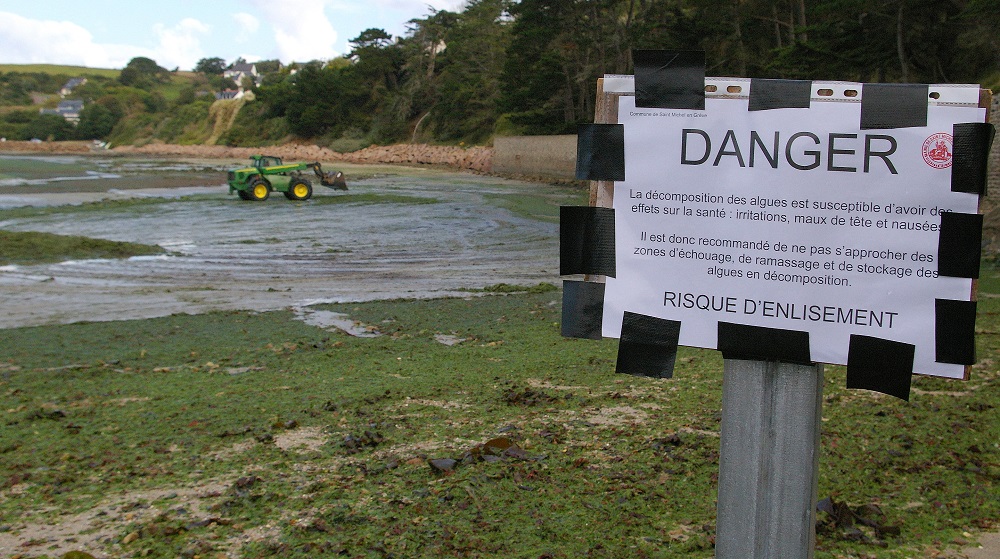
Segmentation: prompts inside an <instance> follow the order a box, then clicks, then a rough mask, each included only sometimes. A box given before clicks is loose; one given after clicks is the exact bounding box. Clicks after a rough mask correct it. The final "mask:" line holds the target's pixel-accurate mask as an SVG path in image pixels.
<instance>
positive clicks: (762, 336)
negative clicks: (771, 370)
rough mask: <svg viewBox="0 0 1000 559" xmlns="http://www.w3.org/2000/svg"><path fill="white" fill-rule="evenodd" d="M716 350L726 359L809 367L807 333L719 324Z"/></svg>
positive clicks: (810, 360) (725, 323)
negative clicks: (774, 362)
mask: <svg viewBox="0 0 1000 559" xmlns="http://www.w3.org/2000/svg"><path fill="white" fill-rule="evenodd" d="M718 349H719V351H721V352H722V356H723V357H724V358H726V359H744V360H752V361H781V362H784V363H798V364H800V365H811V364H812V359H811V358H810V353H809V332H800V331H798V330H782V329H780V328H764V327H763V326H747V325H746V324H733V323H731V322H719V344H718Z"/></svg>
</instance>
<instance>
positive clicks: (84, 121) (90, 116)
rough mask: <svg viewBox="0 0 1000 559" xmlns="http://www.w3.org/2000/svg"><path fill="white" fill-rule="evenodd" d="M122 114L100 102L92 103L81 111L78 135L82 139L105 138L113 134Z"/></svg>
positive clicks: (77, 129) (77, 128)
mask: <svg viewBox="0 0 1000 559" xmlns="http://www.w3.org/2000/svg"><path fill="white" fill-rule="evenodd" d="M119 118H120V115H117V114H115V112H114V111H112V110H111V109H109V108H108V107H106V106H105V105H102V104H100V103H91V104H89V105H87V106H85V107H84V108H83V110H82V111H80V123H79V124H78V125H77V127H76V137H77V138H79V139H81V140H103V139H105V138H107V137H108V135H109V134H111V130H112V129H114V127H115V124H118V120H119Z"/></svg>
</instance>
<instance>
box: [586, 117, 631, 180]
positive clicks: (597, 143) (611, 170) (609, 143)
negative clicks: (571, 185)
mask: <svg viewBox="0 0 1000 559" xmlns="http://www.w3.org/2000/svg"><path fill="white" fill-rule="evenodd" d="M576 178H577V180H588V181H623V180H625V125H623V124H581V125H580V126H579V128H578V129H577V133H576Z"/></svg>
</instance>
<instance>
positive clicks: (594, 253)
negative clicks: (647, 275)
mask: <svg viewBox="0 0 1000 559" xmlns="http://www.w3.org/2000/svg"><path fill="white" fill-rule="evenodd" d="M559 273H560V274H562V275H564V276H565V275H569V274H598V275H603V276H611V277H614V276H615V210H614V209H612V208H596V207H592V206H563V207H561V208H559Z"/></svg>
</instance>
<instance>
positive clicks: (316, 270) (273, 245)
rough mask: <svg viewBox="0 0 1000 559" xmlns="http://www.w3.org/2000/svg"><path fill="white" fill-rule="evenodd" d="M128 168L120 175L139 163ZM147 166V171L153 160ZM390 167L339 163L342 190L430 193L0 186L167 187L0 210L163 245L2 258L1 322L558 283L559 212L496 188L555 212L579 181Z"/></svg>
mask: <svg viewBox="0 0 1000 559" xmlns="http://www.w3.org/2000/svg"><path fill="white" fill-rule="evenodd" d="M138 163H141V162H138ZM138 166H139V165H138V164H137V165H133V166H132V167H131V169H132V171H130V173H140V174H141V173H142V172H143V171H135V169H136V168H137V167H138ZM154 168H155V169H157V170H154V171H148V172H150V173H158V172H161V171H160V170H159V169H161V168H160V167H155V166H154ZM398 172H400V173H402V174H399V175H392V176H383V177H380V178H373V179H367V180H360V181H351V179H350V175H348V181H349V185H350V188H351V191H350V192H349V193H347V194H392V195H405V196H413V197H425V198H433V199H435V200H438V203H433V204H407V203H384V202H383V203H360V202H358V203H323V202H324V199H325V198H327V197H330V196H344V195H345V194H344V193H341V192H336V191H333V190H328V189H325V188H322V187H318V185H317V188H316V194H315V197H314V199H313V200H311V201H307V202H290V201H288V200H286V199H285V198H284V197H283V196H282V195H280V194H276V195H272V196H271V198H270V199H269V200H267V201H264V202H245V201H242V200H239V199H238V198H237V197H235V196H230V195H228V194H227V188H226V187H225V186H213V185H204V186H188V187H186V188H184V189H174V188H147V189H136V188H132V189H126V190H124V191H120V190H117V187H115V182H116V181H114V180H107V181H105V182H104V184H105V186H106V189H105V190H104V191H103V193H102V192H100V191H92V192H85V193H79V192H64V193H32V192H25V193H24V194H18V195H9V194H8V195H0V207H2V205H3V204H9V205H17V202H16V200H13V201H12V199H13V198H18V197H25V196H29V197H30V196H42V197H43V198H45V200H46V201H47V202H48V203H78V202H79V200H78V198H79V197H80V196H82V195H86V196H94V197H100V196H103V195H108V193H109V191H111V194H110V196H111V197H136V196H145V197H150V196H155V197H174V199H169V200H167V201H165V202H164V203H160V204H153V205H138V206H129V205H125V206H121V205H116V206H114V208H111V207H108V208H104V207H102V206H101V205H100V204H95V205H93V206H88V209H87V210H86V211H80V212H74V213H72V214H55V215H46V216H37V217H30V218H15V219H5V218H4V217H3V214H2V212H0V227H3V228H5V229H9V230H15V231H43V232H50V233H58V234H65V235H83V236H88V237H97V238H104V239H111V240H119V241H132V242H142V243H149V244H157V245H160V246H163V247H165V248H167V249H168V250H170V251H171V255H170V256H167V257H141V258H131V259H127V260H87V261H72V262H63V263H60V264H53V265H37V266H6V267H3V268H0V306H2V308H3V309H4V312H3V313H2V316H0V327H3V328H8V327H16V326H28V325H39V324H50V323H66V322H76V321H83V320H119V319H128V318H149V317H155V316H165V315H169V314H174V313H201V312H207V311H211V310H220V309H251V310H260V311H264V310H273V309H281V308H289V309H301V308H302V307H303V306H307V305H309V304H314V303H316V302H317V301H329V302H348V301H366V300H373V299H391V298H424V297H438V296H446V295H455V294H467V293H463V292H462V291H460V290H462V289H468V288H481V287H484V286H487V285H492V284H497V283H515V284H532V285H533V284H536V283H539V282H551V283H557V282H558V281H559V276H558V274H559V263H558V223H555V222H553V221H541V220H538V219H532V218H529V217H522V216H519V215H515V214H514V213H512V212H510V211H508V210H506V209H503V208H500V207H498V206H497V205H496V203H495V200H496V199H497V197H499V198H501V199H502V198H503V197H507V196H510V197H517V196H531V195H544V196H546V197H547V198H550V199H551V201H552V204H553V205H554V206H555V207H556V208H555V210H554V213H556V214H557V213H558V212H557V206H558V205H560V204H568V203H572V202H571V200H572V196H574V195H576V196H578V193H573V192H571V191H569V189H567V188H560V187H552V186H547V185H539V184H532V183H525V182H518V181H509V180H504V179H499V178H494V177H483V176H478V175H471V174H459V173H447V172H440V171H428V170H421V169H406V170H400V171H398ZM222 180H224V178H223V179H222ZM89 182H93V183H101V182H102V179H93V180H91V181H89ZM178 190H180V191H179V192H178ZM181 194H183V195H185V196H188V197H178V196H180V195H181ZM191 194H198V196H195V197H190V195H191ZM299 312H301V311H299Z"/></svg>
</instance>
